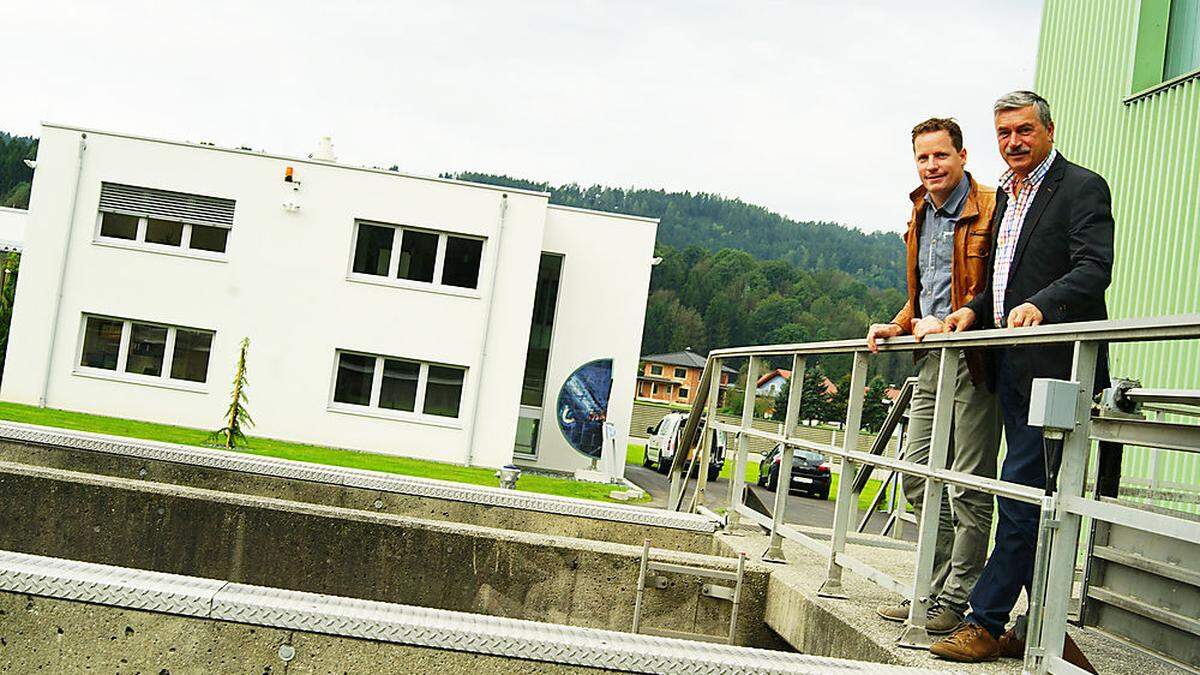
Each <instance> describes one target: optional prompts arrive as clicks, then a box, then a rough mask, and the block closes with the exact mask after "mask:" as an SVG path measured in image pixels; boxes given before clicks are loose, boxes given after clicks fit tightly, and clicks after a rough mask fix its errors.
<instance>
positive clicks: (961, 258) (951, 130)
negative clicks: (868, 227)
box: [867, 118, 1000, 634]
mask: <svg viewBox="0 0 1200 675" xmlns="http://www.w3.org/2000/svg"><path fill="white" fill-rule="evenodd" d="M912 141H913V156H914V158H915V160H916V164H917V174H918V175H919V176H920V179H921V187H919V188H917V189H916V190H914V191H913V192H912V194H910V195H909V197H910V198H911V199H912V202H913V210H912V219H911V220H910V221H909V223H908V231H907V232H906V233H905V235H904V241H905V244H906V246H907V249H908V302H907V303H906V304H905V305H904V307H903V308H902V309H901V310H900V311H899V312H898V313H897V314H896V317H895V318H894V319H892V323H887V324H874V325H872V326H871V328H870V330H869V332H868V333H867V344H868V346H869V347H870V348H871V350H872V351H877V349H878V348H877V345H876V341H877V340H880V339H886V338H889V337H895V336H898V335H908V334H912V335H914V336H915V337H916V338H917V339H918V340H919V339H921V338H922V337H924V336H925V335H928V334H930V333H939V332H942V331H943V330H944V327H943V325H942V320H943V319H945V318H946V316H947V315H949V314H950V313H951V312H953V311H954V310H956V309H958V308H960V307H962V306H963V305H965V304H966V303H967V302H969V301H970V300H971V299H972V298H973V297H974V296H975V295H976V294H977V293H979V292H980V291H982V290H983V288H984V286H985V285H986V283H987V274H988V268H989V265H988V263H989V260H988V254H989V252H990V251H991V246H992V212H993V210H994V209H995V206H996V190H995V189H994V188H990V187H985V186H982V185H979V184H978V183H976V182H975V179H974V178H972V177H971V175H970V174H969V173H967V172H966V171H965V170H964V167H965V165H966V161H967V151H966V149H964V148H963V141H962V130H961V129H960V128H959V126H958V124H957V123H956V122H955V121H954V120H952V119H941V118H932V119H929V120H926V121H924V122H922V123H920V124H918V125H917V126H916V127H915V128H913V131H912ZM940 360H941V358H940V354H939V352H937V351H931V352H929V353H926V354H923V355H921V356H919V357H918V361H917V363H918V366H919V374H918V380H917V389H916V391H915V392H914V393H913V398H912V404H911V408H910V409H909V420H910V421H909V427H908V446H907V449H906V451H905V459H908V460H909V461H913V462H919V463H924V462H927V461H928V460H929V447H930V440H931V436H932V434H933V407H934V394H935V391H936V388H937V378H938V366H939V363H940ZM956 377H957V380H956V383H955V394H954V422H953V424H954V426H953V435H952V437H951V446H950V455H949V457H948V459H947V465H948V466H949V467H950V468H951V469H953V470H954V471H962V472H964V473H970V474H975V475H978V476H986V477H988V478H995V477H996V455H997V452H998V450H999V445H1000V414H999V408H998V405H997V403H996V397H995V395H994V394H993V393H992V392H991V391H989V389H988V384H987V383H986V382H985V381H984V378H985V372H984V368H983V362H982V359H981V358H980V356H979V355H978V354H976V353H968V354H966V355H965V357H964V358H962V359H960V360H959V369H958V373H957V376H956ZM903 484H904V495H905V498H906V499H907V500H908V501H909V503H911V504H912V505H913V509H914V511H915V513H916V516H917V519H918V520H919V519H920V517H921V500H922V497H923V494H924V489H925V484H924V481H923V480H922V479H920V478H918V477H914V476H905V477H904V480H903ZM948 496H949V499H947V497H948ZM942 499H943V501H942V508H941V518H940V520H939V523H938V537H937V542H936V546H935V552H934V559H933V584H932V589H931V593H932V595H931V597H933V598H935V602H934V604H933V605H932V606H931V607H930V609H929V611H928V613H927V617H926V621H927V623H926V629H927V630H928V631H929V632H930V633H933V634H943V633H949V632H950V631H952V630H954V628H955V627H956V626H957V625H958V623H959V622H960V621H962V618H963V614H964V613H965V612H966V609H967V598H968V597H969V596H970V593H971V590H972V589H973V588H974V586H975V582H976V581H977V580H978V579H979V574H980V572H982V570H983V565H984V561H985V559H986V557H987V547H988V537H989V534H990V533H991V526H992V498H991V495H988V494H985V493H982V492H977V491H975V490H964V489H962V488H959V487H948V489H947V490H943V492H942ZM877 611H878V613H879V615H880V616H881V617H883V618H885V619H888V620H891V621H904V620H906V619H908V618H909V612H910V611H911V608H910V607H909V601H908V600H904V601H903V602H901V603H899V604H897V605H885V606H882V607H880V608H878V610H877Z"/></svg>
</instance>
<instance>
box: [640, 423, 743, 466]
mask: <svg viewBox="0 0 1200 675" xmlns="http://www.w3.org/2000/svg"><path fill="white" fill-rule="evenodd" d="M686 424H687V415H685V414H684V413H677V412H674V413H668V414H667V415H666V416H664V417H663V418H662V419H661V420H659V422H658V424H657V425H656V426H652V427H648V428H647V429H646V433H648V434H650V438H648V439H646V453H645V455H643V456H642V466H644V467H646V468H651V467H653V468H654V469H656V470H657V471H658V472H659V473H666V472H667V471H668V470H669V469H670V468H671V460H673V459H674V458H675V449H676V448H677V447H679V442H680V438H679V437H680V436H681V435H682V434H683V427H684V426H685V425H686ZM704 429H705V425H704V419H703V418H701V420H700V430H699V432H698V433H697V434H696V438H697V439H699V438H703V436H701V434H702V433H704ZM725 446H726V442H725V432H724V431H721V430H719V429H718V430H717V431H716V432H715V437H714V438H713V444H712V450H711V451H710V452H709V462H708V479H709V480H716V478H717V476H718V475H719V474H720V473H721V468H722V467H724V466H725ZM699 448H700V444H699V443H698V442H697V443H696V444H695V446H693V447H692V452H690V453H688V460H689V461H690V460H691V459H692V453H694V452H697V451H698V450H699Z"/></svg>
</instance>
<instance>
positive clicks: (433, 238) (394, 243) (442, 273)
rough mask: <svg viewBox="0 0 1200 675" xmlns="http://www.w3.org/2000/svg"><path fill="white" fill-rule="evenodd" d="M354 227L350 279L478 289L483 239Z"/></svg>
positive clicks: (363, 224)
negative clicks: (359, 278)
mask: <svg viewBox="0 0 1200 675" xmlns="http://www.w3.org/2000/svg"><path fill="white" fill-rule="evenodd" d="M356 226H357V230H356V232H355V235H354V258H353V261H352V263H351V267H350V269H351V273H352V274H353V275H366V276H369V277H382V278H386V279H395V280H397V281H399V282H401V283H404V282H415V283H417V284H429V285H431V286H440V287H453V288H467V289H475V288H478V287H479V268H480V265H481V264H482V262H483V239H479V238H476V237H463V236H460V235H455V234H449V233H446V232H434V231H430V230H417V229H413V228H408V227H399V226H396V225H386V224H381V223H368V222H358V223H356ZM397 252H398V253H397Z"/></svg>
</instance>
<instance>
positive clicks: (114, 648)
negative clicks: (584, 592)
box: [0, 593, 610, 675]
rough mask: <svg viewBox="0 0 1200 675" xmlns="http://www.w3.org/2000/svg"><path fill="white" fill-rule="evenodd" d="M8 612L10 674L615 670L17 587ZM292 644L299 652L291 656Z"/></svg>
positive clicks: (1, 641) (3, 627)
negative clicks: (286, 653)
mask: <svg viewBox="0 0 1200 675" xmlns="http://www.w3.org/2000/svg"><path fill="white" fill-rule="evenodd" d="M0 616H3V621H0V672H12V673H32V672H54V673H73V672H85V671H87V672H110V673H160V674H162V673H168V674H169V673H284V672H286V673H344V672H351V673H368V672H380V664H383V663H386V664H388V668H387V670H388V671H389V672H404V673H430V672H438V673H443V674H445V675H475V674H477V673H499V674H502V675H509V674H511V675H521V674H523V673H538V674H542V673H547V674H548V673H576V672H588V673H600V672H610V671H603V670H597V669H592V668H583V667H579V666H562V665H558V664H553V663H543V662H538V661H520V660H516V659H509V658H504V657H498V656H490V655H485V654H472V653H468V652H452V651H445V650H441V649H430V648H425V647H417V646H411V645H401V644H394V643H389V642H374V641H371V640H361V639H355V638H348V637H338V636H332V635H323V634H320V633H304V632H298V631H292V630H283V629H279V628H270V627H264V626H247V625H243V624H236V623H226V622H222V621H212V620H206V619H197V618H191V617H183V616H172V615H169V614H158V613H155V612H147V611H139V610H133V609H122V608H119V607H106V606H102V605H92V604H87V603H83V602H72V601H68V600H56V599H52V598H41V597H36V596H30V595H21V594H16V593H0ZM282 645H290V646H291V647H292V648H293V649H295V656H294V657H293V658H292V660H291V661H288V662H285V661H284V660H283V659H281V658H280V657H279V648H280V646H282Z"/></svg>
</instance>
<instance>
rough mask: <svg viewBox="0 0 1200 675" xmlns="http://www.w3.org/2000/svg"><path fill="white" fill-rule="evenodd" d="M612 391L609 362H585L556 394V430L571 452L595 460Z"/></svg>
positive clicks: (602, 440)
mask: <svg viewBox="0 0 1200 675" xmlns="http://www.w3.org/2000/svg"><path fill="white" fill-rule="evenodd" d="M611 391H612V359H597V360H595V361H589V362H587V363H585V364H583V365H582V366H579V367H578V368H576V369H575V372H573V373H571V376H570V377H568V378H567V381H566V382H563V386H562V389H560V390H559V391H558V408H557V417H558V428H559V429H560V430H562V434H563V436H564V437H565V438H566V439H567V443H570V444H571V447H572V448H575V449H576V450H577V451H579V452H581V453H583V454H584V455H587V456H588V457H593V458H597V459H598V458H599V457H600V451H601V449H602V448H603V447H604V420H605V418H606V417H607V416H608V395H609V393H610V392H611Z"/></svg>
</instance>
